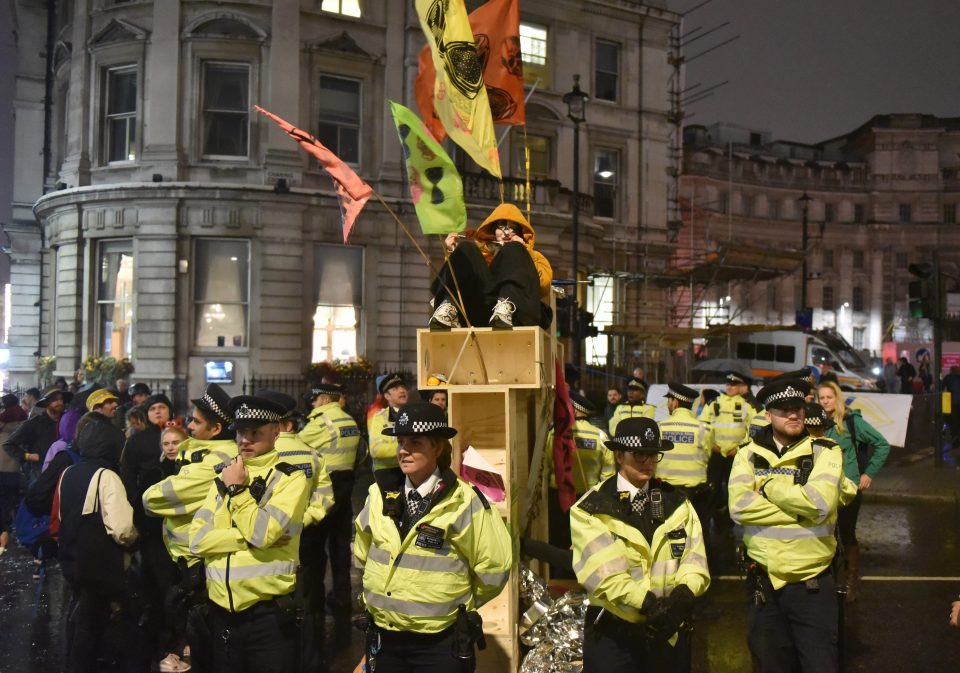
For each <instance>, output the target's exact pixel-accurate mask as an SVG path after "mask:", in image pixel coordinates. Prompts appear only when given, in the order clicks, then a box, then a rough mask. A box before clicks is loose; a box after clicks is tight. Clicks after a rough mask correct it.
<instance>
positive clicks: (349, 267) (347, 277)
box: [313, 245, 363, 362]
mask: <svg viewBox="0 0 960 673" xmlns="http://www.w3.org/2000/svg"><path fill="white" fill-rule="evenodd" d="M314 274H315V275H314V282H315V295H316V298H317V299H316V308H315V310H314V313H313V362H332V361H333V360H341V361H345V362H353V361H355V360H356V358H357V356H358V355H359V353H358V350H359V345H358V344H359V333H360V317H361V313H362V309H363V248H358V247H353V246H348V245H346V246H345V245H317V246H316V248H315V249H314Z"/></svg>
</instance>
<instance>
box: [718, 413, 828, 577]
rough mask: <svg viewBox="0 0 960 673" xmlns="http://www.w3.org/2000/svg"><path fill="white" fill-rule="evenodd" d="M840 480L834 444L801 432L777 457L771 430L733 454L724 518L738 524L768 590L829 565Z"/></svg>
mask: <svg viewBox="0 0 960 673" xmlns="http://www.w3.org/2000/svg"><path fill="white" fill-rule="evenodd" d="M805 462H807V463H808V464H810V465H811V470H810V473H809V477H808V479H807V483H806V484H804V485H801V484H796V483H794V480H795V477H796V475H797V474H798V471H799V470H800V469H802V468H803V466H804V463H805ZM842 476H843V456H842V453H841V451H840V449H839V448H838V447H837V445H836V444H835V443H834V442H832V441H831V440H826V441H824V440H823V439H813V438H811V437H810V436H809V435H806V434H804V436H803V437H801V438H800V439H798V440H797V441H796V442H794V443H793V444H792V445H790V446H788V447H784V451H783V454H782V455H780V453H779V452H778V451H777V448H776V445H775V443H774V441H773V430H772V428H766V429H764V430H762V431H761V432H760V433H758V435H757V436H756V437H754V438H753V439H752V440H750V441H748V442H745V443H744V444H743V446H742V447H741V448H740V450H739V451H738V452H737V455H736V457H735V458H734V461H733V468H732V469H731V471H730V482H729V487H728V488H729V506H730V516H731V518H732V519H733V520H734V521H735V522H737V523H739V524H741V525H742V526H743V541H744V544H746V547H747V553H748V554H749V555H750V557H751V558H752V559H754V560H755V561H756V562H757V563H759V564H760V565H761V566H763V567H765V568H766V570H767V573H768V574H769V575H770V581H771V582H772V584H773V588H774V589H779V588H781V587H782V586H784V585H785V584H788V583H792V582H805V581H806V580H808V579H812V578H814V577H816V576H817V575H819V574H820V573H821V572H823V571H824V570H825V569H826V568H827V566H829V565H830V562H831V560H832V559H833V555H834V552H835V551H836V548H837V541H836V538H835V537H834V530H835V528H836V523H837V507H838V504H839V501H840V497H841V493H842V492H843V491H844V490H846V487H845V486H844V484H843V483H842V481H841V477H842ZM761 490H762V492H761Z"/></svg>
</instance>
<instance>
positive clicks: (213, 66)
mask: <svg viewBox="0 0 960 673" xmlns="http://www.w3.org/2000/svg"><path fill="white" fill-rule="evenodd" d="M45 4H47V3H36V2H25V1H23V2H16V3H15V12H16V21H17V35H18V40H19V42H18V65H17V88H16V96H15V100H14V102H13V105H14V111H15V113H16V146H15V158H14V161H15V166H16V174H15V184H14V214H13V220H12V222H10V223H6V224H5V229H6V231H7V232H8V234H9V235H10V237H11V240H12V246H11V262H12V272H11V274H12V285H13V296H12V304H13V306H12V328H11V332H10V343H11V350H12V358H11V365H10V370H11V374H12V376H13V379H14V381H18V380H19V381H21V382H23V383H32V382H33V380H34V378H35V376H34V373H33V370H34V362H35V358H36V356H37V355H38V354H40V355H51V354H52V355H56V356H57V373H58V374H63V375H69V374H71V373H72V372H73V371H74V370H76V369H77V367H78V366H79V365H80V363H81V361H82V360H83V358H84V357H86V356H88V355H116V356H129V357H130V358H132V360H133V363H134V365H135V367H136V374H135V377H134V378H139V379H142V380H155V381H174V380H177V381H185V382H186V385H187V387H188V389H189V392H190V393H191V394H193V393H195V392H197V391H198V390H200V389H201V387H202V386H203V384H204V381H205V380H210V379H213V380H216V379H226V378H229V379H231V380H232V381H233V384H228V386H227V387H228V389H231V390H232V391H234V392H236V391H237V390H239V384H240V382H241V381H242V380H243V378H245V377H247V376H249V375H250V374H251V373H256V374H258V375H263V374H271V375H297V374H300V373H301V372H303V370H304V368H305V367H306V365H307V364H309V363H310V362H311V361H317V360H324V359H333V358H340V359H351V358H353V357H356V356H362V357H365V358H367V359H368V360H370V361H372V362H373V363H374V366H375V367H376V368H377V369H379V370H386V369H393V368H403V369H408V370H409V369H413V361H414V360H415V357H416V337H415V331H414V330H415V329H416V328H417V327H421V326H424V325H425V324H426V321H427V318H428V315H429V314H428V308H427V299H428V286H429V281H430V278H431V276H432V272H431V270H430V269H429V268H428V266H427V265H426V264H425V263H424V262H423V261H422V259H421V258H420V256H419V255H418V253H417V252H416V250H415V249H414V247H413V245H412V244H411V243H410V242H409V241H408V240H407V239H406V237H405V235H404V234H403V232H402V231H401V229H400V227H399V226H398V225H397V224H396V222H395V221H394V220H393V219H392V217H391V216H390V215H389V214H388V213H387V212H386V210H385V209H384V208H383V207H382V206H381V205H380V204H379V203H378V202H377V201H376V200H371V202H370V203H369V204H368V205H367V206H366V209H365V210H364V211H363V213H362V214H361V216H360V218H359V220H358V223H357V225H356V227H355V229H354V232H353V234H352V236H351V239H350V245H349V246H344V245H343V243H342V240H341V232H340V219H339V210H338V206H337V202H336V199H335V197H334V193H333V191H332V188H331V183H330V179H329V177H327V176H326V175H325V174H323V173H322V172H321V171H320V170H319V168H318V166H317V164H316V163H315V162H314V161H312V160H309V159H308V158H307V157H306V156H305V155H304V153H303V152H301V151H300V150H299V148H298V147H297V146H296V145H295V144H294V143H293V142H292V141H291V140H289V139H288V138H287V137H286V136H285V135H284V134H283V133H282V132H281V131H280V130H279V129H278V128H276V127H274V126H273V125H272V123H271V122H269V121H268V120H266V119H264V118H260V117H258V116H256V113H254V112H253V111H252V109H251V108H252V105H253V104H260V105H261V106H263V107H265V108H267V109H270V110H271V111H273V112H276V113H277V114H279V115H281V116H283V117H285V118H287V119H289V120H291V121H293V122H295V123H297V124H299V125H301V126H303V127H305V128H307V129H308V130H310V131H312V132H314V133H316V134H317V135H318V137H320V138H321V140H323V141H324V142H325V143H326V144H327V145H328V146H330V148H331V149H333V150H334V151H335V152H337V153H338V154H339V156H341V158H343V159H345V160H346V161H348V162H349V163H351V164H352V165H354V166H355V167H356V169H357V172H358V173H359V174H360V175H361V176H362V177H364V179H366V180H367V181H368V182H370V184H371V185H372V186H373V187H374V189H376V190H377V191H378V192H379V194H381V195H382V197H383V199H384V200H385V201H386V202H387V203H388V204H390V205H391V207H392V208H393V209H394V210H396V211H397V213H399V215H400V217H401V218H402V219H403V220H404V222H405V223H406V225H407V226H408V227H409V228H411V229H412V230H413V231H417V229H418V227H417V225H416V218H415V215H414V212H413V208H412V205H411V202H410V201H409V198H408V192H407V190H406V186H405V181H404V173H403V164H402V156H401V152H400V145H399V143H398V140H397V137H396V131H395V129H394V125H393V120H392V118H391V117H390V116H389V114H388V113H387V110H388V108H387V104H386V103H387V101H388V100H398V101H401V102H404V103H405V104H406V105H407V106H408V107H411V108H414V109H415V108H416V105H415V103H414V102H413V101H414V97H413V81H414V79H415V77H416V68H417V55H418V52H419V50H420V49H421V47H422V45H423V43H424V41H423V35H422V33H421V30H420V26H419V23H418V20H417V16H416V13H415V11H414V9H413V0H405V1H403V2H400V1H397V2H393V1H391V2H373V1H370V0H274V1H273V2H270V1H267V0H246V1H240V0H238V1H235V2H229V1H224V2H215V3H214V2H205V1H198V0H125V1H120V0H60V1H59V2H55V3H49V5H50V6H49V8H47V7H44V6H43V5H45ZM467 4H468V7H469V8H473V7H475V6H477V5H478V4H479V3H478V2H468V3H467ZM521 12H522V21H523V23H524V28H523V30H522V33H523V35H522V38H521V39H522V42H523V46H524V50H525V52H526V53H527V56H526V57H525V68H526V78H527V80H528V81H529V82H530V83H531V85H533V84H534V83H535V84H536V86H535V90H534V93H533V95H532V96H531V98H530V100H529V102H528V108H527V115H528V125H527V129H526V131H527V143H528V144H529V145H530V147H531V149H532V150H533V155H532V156H533V178H534V179H533V182H532V185H531V188H530V191H529V198H530V201H531V203H532V219H533V224H534V226H535V227H536V228H537V231H538V248H540V249H541V250H542V251H543V252H544V253H545V254H546V255H547V256H548V257H549V258H550V259H551V260H553V265H554V268H555V275H556V276H557V277H558V278H565V277H566V278H569V277H570V276H571V269H570V263H569V260H570V253H571V250H572V247H571V240H570V238H571V237H570V224H571V209H572V203H573V199H572V193H571V184H572V171H573V166H572V153H573V125H572V124H571V123H570V122H569V121H568V120H567V118H566V107H565V105H564V104H563V102H562V96H563V94H564V93H566V92H567V91H568V90H569V89H570V88H571V86H572V82H573V75H574V74H580V75H581V84H582V85H583V88H584V89H586V90H587V91H588V92H590V93H594V92H597V93H596V94H594V96H593V100H592V101H591V102H590V103H589V104H588V107H587V123H586V124H585V125H584V126H582V127H581V133H580V138H581V152H580V154H581V161H580V166H579V171H580V184H581V192H582V198H581V200H580V208H581V217H580V224H581V227H580V245H579V252H580V257H579V259H580V266H581V268H580V270H579V271H580V276H581V278H586V277H587V275H588V273H589V272H593V271H595V270H597V269H600V270H604V269H606V270H607V272H608V273H610V274H612V273H613V272H615V271H617V270H619V269H620V268H622V269H633V268H635V267H636V266H637V265H639V264H659V265H660V266H663V265H664V264H665V261H666V255H665V254H660V256H659V258H658V259H654V257H653V256H650V257H649V259H644V260H639V259H638V258H639V256H638V255H636V254H634V253H636V252H637V251H639V250H641V248H642V247H643V246H649V245H655V246H658V247H657V249H658V250H663V249H665V245H666V238H667V221H668V220H669V219H670V212H669V211H670V205H669V204H670V203H671V201H670V196H671V190H672V189H675V183H674V178H673V177H671V176H675V175H676V173H677V171H676V164H677V161H678V157H679V155H678V152H677V151H678V148H679V133H678V127H677V123H678V122H677V116H676V115H675V114H671V106H672V105H674V104H675V103H674V102H672V101H671V95H670V92H671V91H679V89H680V86H679V75H680V74H679V70H678V67H677V59H675V58H671V49H672V46H673V45H675V44H676V41H675V37H676V34H677V30H678V28H679V23H680V20H679V16H678V15H676V14H673V13H671V12H669V11H667V10H666V9H665V7H664V3H662V2H652V3H648V4H644V3H640V2H635V1H632V0H605V1H600V0H597V1H596V2H594V1H592V0H586V1H579V0H577V1H574V0H554V1H549V2H548V1H541V0H524V2H523V3H522V5H521ZM48 28H49V30H48ZM44 44H46V45H47V48H46V49H44V48H42V45H44ZM45 101H46V102H47V104H45ZM505 130H506V129H505V127H498V133H500V134H503V133H504V132H505ZM523 139H524V134H523V133H522V131H521V130H519V129H514V130H512V131H511V132H510V133H509V134H508V135H507V137H506V138H505V139H504V141H503V142H502V144H501V160H502V164H503V167H504V175H505V187H506V189H505V191H506V197H507V199H508V200H513V201H516V202H518V203H521V204H522V203H523V202H525V201H526V199H527V197H528V192H527V189H526V186H525V183H524V180H523V171H522V168H521V165H522V164H521V163H520V162H519V160H518V157H520V156H522V148H523V142H524V140H523ZM455 159H456V160H457V162H458V164H459V166H460V168H461V170H462V173H463V176H464V187H465V193H466V195H467V201H468V215H469V221H470V223H471V224H474V223H476V222H478V221H479V220H480V219H482V218H483V217H484V216H485V215H486V213H488V212H489V210H490V209H491V208H492V207H493V206H494V205H495V204H496V203H498V202H499V199H500V189H499V186H498V185H497V184H496V182H495V181H494V180H492V179H491V178H489V176H483V175H480V174H479V172H478V171H477V169H476V167H475V166H474V165H473V164H472V162H470V161H469V160H467V159H465V158H464V157H463V156H462V154H459V153H455ZM671 167H673V169H671ZM434 238H436V237H434ZM419 243H420V245H421V246H423V247H424V249H425V250H427V252H428V253H429V254H430V255H431V256H432V258H433V263H434V264H438V263H439V262H440V260H441V259H442V254H441V244H440V241H438V240H427V238H426V237H424V236H419ZM612 250H615V252H616V254H615V255H614V256H611V254H612V253H611V251H612ZM617 256H619V262H618V261H617V259H618V257H617ZM611 259H613V260H614V261H613V262H611ZM618 265H619V266H618ZM630 296H631V295H630V293H629V292H628V291H624V292H623V293H622V295H621V294H618V296H617V302H618V309H617V310H618V312H619V313H620V314H621V316H623V315H627V314H628V307H629V302H630ZM224 363H228V364H224ZM225 367H232V372H230V373H228V372H226V371H224V368H225Z"/></svg>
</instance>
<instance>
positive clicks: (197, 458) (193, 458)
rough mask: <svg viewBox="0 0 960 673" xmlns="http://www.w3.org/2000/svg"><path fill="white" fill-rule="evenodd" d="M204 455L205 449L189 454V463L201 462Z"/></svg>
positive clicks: (205, 453)
mask: <svg viewBox="0 0 960 673" xmlns="http://www.w3.org/2000/svg"><path fill="white" fill-rule="evenodd" d="M205 455H207V450H206V449H198V450H197V451H194V452H193V453H191V454H190V462H191V463H200V462H203V457H204V456H205Z"/></svg>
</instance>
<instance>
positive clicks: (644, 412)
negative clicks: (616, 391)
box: [610, 378, 657, 435]
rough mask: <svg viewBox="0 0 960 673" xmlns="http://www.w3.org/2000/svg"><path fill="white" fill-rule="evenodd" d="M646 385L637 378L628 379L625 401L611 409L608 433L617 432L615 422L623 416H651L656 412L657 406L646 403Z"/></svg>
mask: <svg viewBox="0 0 960 673" xmlns="http://www.w3.org/2000/svg"><path fill="white" fill-rule="evenodd" d="M646 399H647V387H646V386H645V385H643V383H642V382H641V381H639V380H637V379H635V378H634V379H630V380H629V381H628V382H627V401H626V402H625V403H623V404H621V405H619V406H617V408H616V409H614V411H613V416H612V417H611V418H610V434H611V435H614V434H616V432H617V424H618V423H619V422H620V421H622V420H623V419H624V418H638V417H640V416H642V417H644V418H653V417H654V416H655V415H656V413H657V408H656V407H655V406H653V405H652V404H647V402H646Z"/></svg>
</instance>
